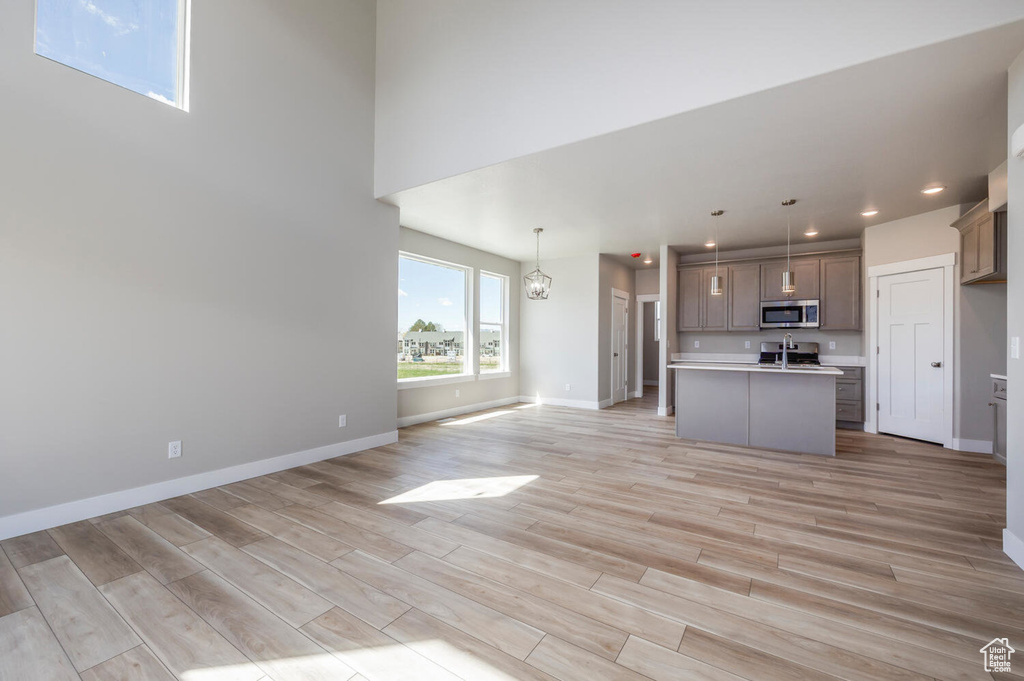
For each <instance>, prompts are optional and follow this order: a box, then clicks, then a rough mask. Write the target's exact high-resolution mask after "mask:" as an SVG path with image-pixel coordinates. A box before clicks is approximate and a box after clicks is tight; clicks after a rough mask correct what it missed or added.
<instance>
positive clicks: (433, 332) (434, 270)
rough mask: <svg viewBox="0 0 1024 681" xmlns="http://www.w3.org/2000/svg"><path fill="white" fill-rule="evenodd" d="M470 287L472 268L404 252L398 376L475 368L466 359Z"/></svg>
mask: <svg viewBox="0 0 1024 681" xmlns="http://www.w3.org/2000/svg"><path fill="white" fill-rule="evenodd" d="M468 291H469V270H468V268H465V267H460V266H458V265H453V264H449V263H443V262H440V261H436V260H430V259H428V258H421V257H418V256H413V255H407V254H401V255H400V256H399V259H398V379H399V380H402V379H408V378H426V377H430V376H447V375H454V374H465V373H470V371H471V370H470V368H469V366H468V363H467V362H466V341H467V339H466V330H467V329H469V328H470V327H469V324H468V323H467V316H468V315H467V310H468V306H467V304H466V301H467V300H468V299H469V295H468Z"/></svg>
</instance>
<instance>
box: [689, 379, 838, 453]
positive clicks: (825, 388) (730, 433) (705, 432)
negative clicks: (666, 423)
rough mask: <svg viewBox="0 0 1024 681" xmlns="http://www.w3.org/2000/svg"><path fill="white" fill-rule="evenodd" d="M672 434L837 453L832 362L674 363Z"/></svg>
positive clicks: (759, 445) (737, 443)
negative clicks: (785, 364)
mask: <svg viewBox="0 0 1024 681" xmlns="http://www.w3.org/2000/svg"><path fill="white" fill-rule="evenodd" d="M669 368H670V369H673V370H674V371H675V372H676V381H675V383H676V402H675V412H676V436H677V437H680V438H686V439H688V440H703V441H705V442H719V443H722V444H731V445H744V446H748V447H762V448H765V449H778V450H782V451H787V452H801V453H805V454H820V455H823V456H835V454H836V376H842V375H843V372H842V371H840V370H839V369H836V368H834V367H823V366H791V367H789V368H788V369H783V368H782V367H780V366H761V365H758V364H726V363H712V362H675V363H673V364H670V365H669Z"/></svg>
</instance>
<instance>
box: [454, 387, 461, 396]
mask: <svg viewBox="0 0 1024 681" xmlns="http://www.w3.org/2000/svg"><path fill="white" fill-rule="evenodd" d="M461 395H462V393H461V392H460V391H459V389H458V388H456V389H455V396H456V397H459V396H461Z"/></svg>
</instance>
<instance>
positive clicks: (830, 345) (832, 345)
mask: <svg viewBox="0 0 1024 681" xmlns="http://www.w3.org/2000/svg"><path fill="white" fill-rule="evenodd" d="M828 349H829V350H835V349H836V342H835V341H829V342H828Z"/></svg>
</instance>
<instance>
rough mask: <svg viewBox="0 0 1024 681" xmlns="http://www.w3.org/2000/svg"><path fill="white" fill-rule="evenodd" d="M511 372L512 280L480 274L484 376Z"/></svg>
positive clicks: (481, 371)
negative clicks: (509, 344)
mask: <svg viewBox="0 0 1024 681" xmlns="http://www.w3.org/2000/svg"><path fill="white" fill-rule="evenodd" d="M496 371H508V277H505V276H502V275H500V274H491V273H489V272H481V273H480V373H481V374H486V373H493V372H496Z"/></svg>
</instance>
